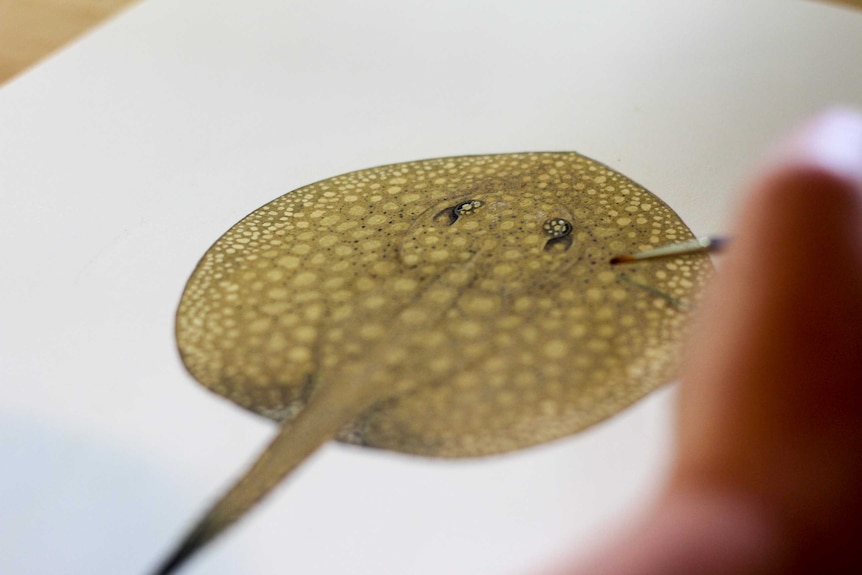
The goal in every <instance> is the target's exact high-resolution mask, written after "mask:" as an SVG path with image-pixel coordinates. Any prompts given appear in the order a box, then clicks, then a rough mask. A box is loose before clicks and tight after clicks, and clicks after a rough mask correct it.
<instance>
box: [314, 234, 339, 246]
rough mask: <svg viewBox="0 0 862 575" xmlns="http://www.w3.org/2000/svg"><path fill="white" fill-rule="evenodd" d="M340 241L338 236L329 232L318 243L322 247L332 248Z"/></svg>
mask: <svg viewBox="0 0 862 575" xmlns="http://www.w3.org/2000/svg"><path fill="white" fill-rule="evenodd" d="M337 243H338V236H336V235H334V234H328V235H325V236H323V237H322V238H320V239H319V240H317V244H318V245H319V246H320V247H322V248H330V247H332V246H334V245H335V244H337Z"/></svg>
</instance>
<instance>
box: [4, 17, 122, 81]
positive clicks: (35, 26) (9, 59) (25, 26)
mask: <svg viewBox="0 0 862 575" xmlns="http://www.w3.org/2000/svg"><path fill="white" fill-rule="evenodd" d="M134 1H135V0H0V84H3V83H4V82H6V81H7V80H9V79H10V78H12V77H14V76H16V75H17V74H18V73H19V72H21V71H23V70H25V69H27V68H28V67H30V66H31V65H33V64H35V63H36V62H38V61H39V60H41V59H42V58H44V57H45V56H47V55H48V54H50V53H51V52H53V51H54V50H56V49H57V48H60V47H61V46H63V45H64V44H66V43H68V42H69V41H71V40H72V39H74V38H75V37H77V36H78V35H80V34H82V33H83V32H85V31H86V30H88V29H89V28H91V27H93V26H95V25H96V24H98V23H99V22H102V21H103V20H105V19H107V18H108V17H109V16H111V15H112V14H115V13H116V12H118V11H119V10H120V9H122V8H124V7H125V6H127V5H130V4H132V2H134Z"/></svg>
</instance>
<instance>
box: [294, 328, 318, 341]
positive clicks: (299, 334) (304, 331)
mask: <svg viewBox="0 0 862 575" xmlns="http://www.w3.org/2000/svg"><path fill="white" fill-rule="evenodd" d="M293 337H294V338H296V341H300V342H302V343H311V342H313V341H314V339H315V338H316V337H317V330H316V329H315V328H314V327H312V326H310V325H302V326H299V327H298V328H296V329H295V330H294V331H293Z"/></svg>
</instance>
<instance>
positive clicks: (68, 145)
mask: <svg viewBox="0 0 862 575" xmlns="http://www.w3.org/2000/svg"><path fill="white" fill-rule="evenodd" d="M860 57H862V12H858V11H853V10H850V9H845V8H839V7H836V6H832V5H828V4H822V3H812V2H801V1H797V2H787V1H786V0H768V1H767V0H756V1H755V0H753V1H750V2H744V3H743V2H691V1H690V0H665V1H663V2H641V1H638V0H602V1H592V2H589V1H583V2H551V1H547V2H546V1H541V2H530V3H527V2H516V1H501V0H496V1H493V2H492V1H471V0H451V1H444V0H438V1H436V2H434V3H420V2H404V1H394V0H393V1H378V0H367V1H365V2H336V1H334V2H312V1H299V0H294V1H287V2H286V1H282V0H253V1H250V2H235V1H227V0H215V1H214V0H206V1H205V0H186V1H184V2H174V1H170V0H148V1H147V2H145V3H143V4H141V5H139V6H137V7H135V8H133V9H131V10H130V11H128V12H126V13H124V14H122V15H121V16H120V17H119V18H118V19H116V20H113V21H111V22H110V23H108V24H107V25H106V26H103V27H101V28H99V29H98V30H96V31H95V32H94V33H92V34H89V35H87V36H86V37H85V38H83V39H81V40H79V41H78V42H76V43H74V44H73V45H72V46H71V47H69V48H68V49H67V50H64V51H63V52H61V53H59V54H57V55H55V56H54V57H52V58H50V59H48V60H47V61H45V62H43V63H42V64H41V65H39V66H37V67H36V68H34V69H31V70H30V71H29V72H27V73H25V74H23V75H22V76H20V77H18V78H17V79H16V80H13V81H12V82H11V83H9V84H7V85H6V86H4V87H3V88H2V89H0V217H2V223H0V262H2V271H0V390H2V391H0V466H2V473H0V517H2V521H0V572H2V573H4V574H6V573H8V574H10V575H12V574H28V575H30V574H43V573H44V574H52V573H69V574H73V573H81V574H84V573H86V574H96V573H112V574H113V573H130V574H132V573H144V572H145V571H146V570H147V569H148V568H149V567H151V566H152V565H153V564H154V563H155V562H156V561H158V560H160V559H161V558H162V556H163V554H164V553H166V552H167V551H168V549H169V548H170V547H172V545H173V544H174V542H175V538H176V537H177V536H179V535H180V534H181V533H182V532H184V531H185V529H186V528H187V526H188V525H189V522H190V521H191V520H192V519H193V518H196V517H197V516H198V514H199V513H201V512H202V511H203V509H204V507H205V505H206V504H207V503H208V502H209V501H210V500H211V498H213V497H214V496H215V495H216V494H218V493H219V492H220V491H221V490H222V489H223V488H224V487H225V486H226V485H227V483H228V482H229V481H230V480H231V478H232V477H234V475H235V474H236V473H238V472H239V470H240V469H241V468H242V467H243V466H244V465H245V464H246V463H247V462H248V461H249V460H250V459H251V458H252V457H254V456H255V455H256V453H257V451H258V450H259V449H260V447H261V446H262V445H263V444H264V443H265V442H266V440H267V438H268V437H269V436H270V435H271V433H272V431H273V427H272V425H270V424H269V423H268V422H267V421H264V420H261V419H259V418H256V417H254V416H252V415H249V414H246V413H245V412H243V411H241V410H240V409H238V408H235V407H234V406H232V405H230V404H228V403H227V402H225V401H223V400H221V399H219V398H217V397H215V396H213V395H211V394H210V393H208V392H206V391H204V390H203V389H202V388H200V387H199V386H198V385H197V384H195V383H194V382H193V381H192V379H191V378H190V377H189V376H188V375H187V374H186V373H185V372H184V371H183V369H182V367H181V365H180V363H179V360H178V358H177V355H176V352H175V348H174V342H173V336H172V325H173V313H174V309H175V306H176V303H177V301H178V298H179V295H180V293H181V290H182V288H183V285H184V282H185V280H186V278H187V276H188V274H189V273H190V272H191V270H192V268H193V266H194V264H195V262H196V261H197V259H198V258H199V257H200V256H201V255H202V254H203V252H204V251H205V249H206V248H207V247H208V246H209V245H210V243H211V242H212V241H214V240H215V239H216V238H217V237H218V236H219V235H220V234H221V233H222V232H223V231H225V230H226V229H227V227H228V226H230V225H231V224H233V223H234V222H235V221H237V220H238V219H239V218H240V217H241V216H243V215H245V214H246V213H247V212H249V211H251V210H253V209H255V208H257V207H258V206H260V205H261V204H263V203H265V202H266V201H268V200H270V199H272V198H274V197H276V196H278V195H280V194H282V193H284V192H287V191H290V190H292V189H294V188H297V187H299V186H301V185H304V184H307V183H310V182H313V181H316V180H318V179H322V178H326V177H329V176H333V175H337V174H339V173H343V172H346V171H349V170H354V169H359V168H365V167H370V166H375V165H379V164H385V163H391V162H397V161H406V160H413V159H420V158H428V157H435V156H443V155H456V154H470V153H492V152H511V151H527V150H577V151H580V152H582V153H584V154H587V155H589V156H592V157H594V158H596V159H599V160H601V161H604V162H605V163H607V164H609V165H610V166H612V167H614V168H616V169H618V170H620V171H621V172H623V173H625V174H626V175H628V176H630V177H632V178H634V179H635V180H637V181H639V182H640V183H642V184H644V185H645V186H646V187H648V188H649V189H651V190H653V191H654V192H656V193H657V194H658V195H660V196H661V197H663V198H664V199H665V200H667V201H668V202H669V203H670V204H671V205H672V206H674V207H675V208H676V209H677V211H678V212H679V213H680V214H681V215H682V216H683V218H684V219H685V220H686V221H687V222H688V223H689V225H690V226H691V227H692V228H693V229H694V230H696V231H697V232H703V233H708V232H715V231H721V230H724V229H726V227H727V225H728V222H729V218H730V216H731V214H732V212H733V206H734V200H735V197H736V194H737V190H738V189H739V187H740V185H741V183H742V182H744V181H745V179H746V176H747V174H749V173H750V171H751V169H752V167H753V166H754V165H755V164H756V161H757V158H758V156H759V155H760V154H761V152H762V151H763V150H764V148H765V147H766V146H767V145H768V144H769V142H771V141H772V140H773V139H774V138H776V137H777V136H778V135H780V134H782V133H784V132H786V131H787V130H788V129H789V128H790V127H791V126H793V125H794V124H796V123H797V122H798V121H800V120H802V119H803V118H806V117H807V116H809V115H810V114H812V113H813V112H815V111H816V110H818V109H821V108H823V107H827V106H831V105H835V104H849V105H856V106H862V66H860V61H862V59H860ZM672 398H673V392H672V390H664V391H661V392H658V393H656V394H654V395H652V396H651V397H650V398H649V399H647V400H646V401H644V402H642V403H640V404H639V405H638V406H637V407H635V408H633V409H631V410H629V411H627V412H625V413H623V414H621V415H620V416H618V417H616V418H613V419H612V420H610V421H608V422H606V423H604V424H602V425H599V426H597V427H596V428H594V429H592V430H590V431H588V432H586V433H583V434H581V435H579V436H576V437H572V438H568V439H565V440H561V441H558V442H555V443H553V444H551V445H547V446H543V447H539V448H534V449H531V450H527V451H524V452H521V453H517V454H511V455H506V456H502V457H497V458H491V459H484V460H473V461H460V462H446V461H433V460H425V459H419V458H413V457H406V456H400V455H395V454H388V453H383V452H377V451H371V450H363V449H359V448H351V447H345V446H340V445H330V446H328V447H326V448H325V449H323V450H322V451H321V452H319V453H318V454H317V455H316V456H315V457H314V458H313V459H312V460H310V461H309V462H308V463H307V465H305V466H304V467H303V468H301V470H300V471H299V472H298V473H296V474H295V475H294V476H293V477H291V478H290V480H289V481H288V482H287V483H286V484H285V485H283V486H282V488H281V489H279V490H278V491H277V493H276V494H275V495H274V496H273V497H271V498H270V499H269V500H267V501H266V503H265V505H263V506H262V507H261V508H260V509H259V510H258V511H256V512H255V513H253V515H252V516H250V517H249V518H248V519H247V520H246V521H244V522H243V523H242V524H241V525H240V526H239V527H238V528H236V529H234V530H232V531H231V532H230V533H229V534H228V535H227V536H226V537H224V538H223V539H222V540H220V541H219V542H218V543H217V544H216V545H215V546H214V547H213V548H212V549H211V550H209V551H207V552H206V553H205V554H203V555H202V556H201V557H200V558H199V560H196V561H195V562H194V563H193V564H191V565H189V568H188V569H187V570H186V571H184V573H188V574H189V575H193V574H195V573H198V574H203V573H208V574H216V575H220V574H228V573H245V574H249V575H270V574H272V575H276V574H282V573H286V572H289V573H314V574H330V573H331V574H335V573H339V574H340V573H348V572H349V573H353V574H356V575H361V574H379V573H398V574H402V573H409V574H439V573H448V574H461V573H463V574H471V575H475V574H477V573H478V574H513V573H525V572H529V568H530V567H534V566H539V565H542V564H544V562H546V561H548V560H551V559H553V558H554V557H556V556H558V554H559V553H561V552H563V551H567V552H568V551H571V552H586V551H588V550H589V549H590V548H591V547H592V546H593V545H594V543H593V542H594V541H595V539H596V537H597V536H598V534H599V533H601V532H602V531H603V530H605V529H606V525H607V524H608V521H609V520H611V521H613V518H615V517H616V518H619V517H621V515H620V514H621V513H622V514H625V513H630V512H632V511H633V510H636V509H637V508H638V507H639V506H640V505H642V504H643V503H644V501H646V500H647V498H648V496H649V495H650V494H651V493H653V492H654V490H655V489H656V487H657V486H658V484H659V482H660V479H661V477H662V475H663V473H665V471H666V465H667V461H668V453H669V450H670V444H671V419H672V406H671V404H672ZM623 516H624V515H623ZM623 521H624V520H623Z"/></svg>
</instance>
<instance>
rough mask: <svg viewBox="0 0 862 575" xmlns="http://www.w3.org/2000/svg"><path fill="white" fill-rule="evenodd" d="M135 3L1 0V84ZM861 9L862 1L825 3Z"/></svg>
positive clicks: (119, 0)
mask: <svg viewBox="0 0 862 575" xmlns="http://www.w3.org/2000/svg"><path fill="white" fill-rule="evenodd" d="M135 1H136V0H0V2H2V3H0V85H2V84H3V83H4V82H6V81H7V80H9V79H10V78H12V77H14V76H16V75H17V74H18V73H19V72H21V71H23V70H25V69H27V68H28V67H30V66H32V65H33V64H35V63H36V62H38V61H39V60H41V59H42V58H44V57H45V56H47V55H48V54H50V53H51V52H53V51H54V50H56V49H58V48H60V47H61V46H63V45H64V44H66V43H68V42H69V41H71V40H73V39H74V38H75V37H77V36H78V35H80V34H82V33H84V32H85V31H86V30H88V29H89V28H91V27H93V26H95V25H96V24H98V23H99V22H102V21H103V20H105V19H107V18H108V17H109V16H111V15H113V14H115V13H116V12H118V11H120V9H122V8H124V7H126V6H128V5H130V4H132V3H133V2H135ZM825 1H827V2H833V3H835V4H841V5H844V6H853V7H856V8H862V0H825Z"/></svg>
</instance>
